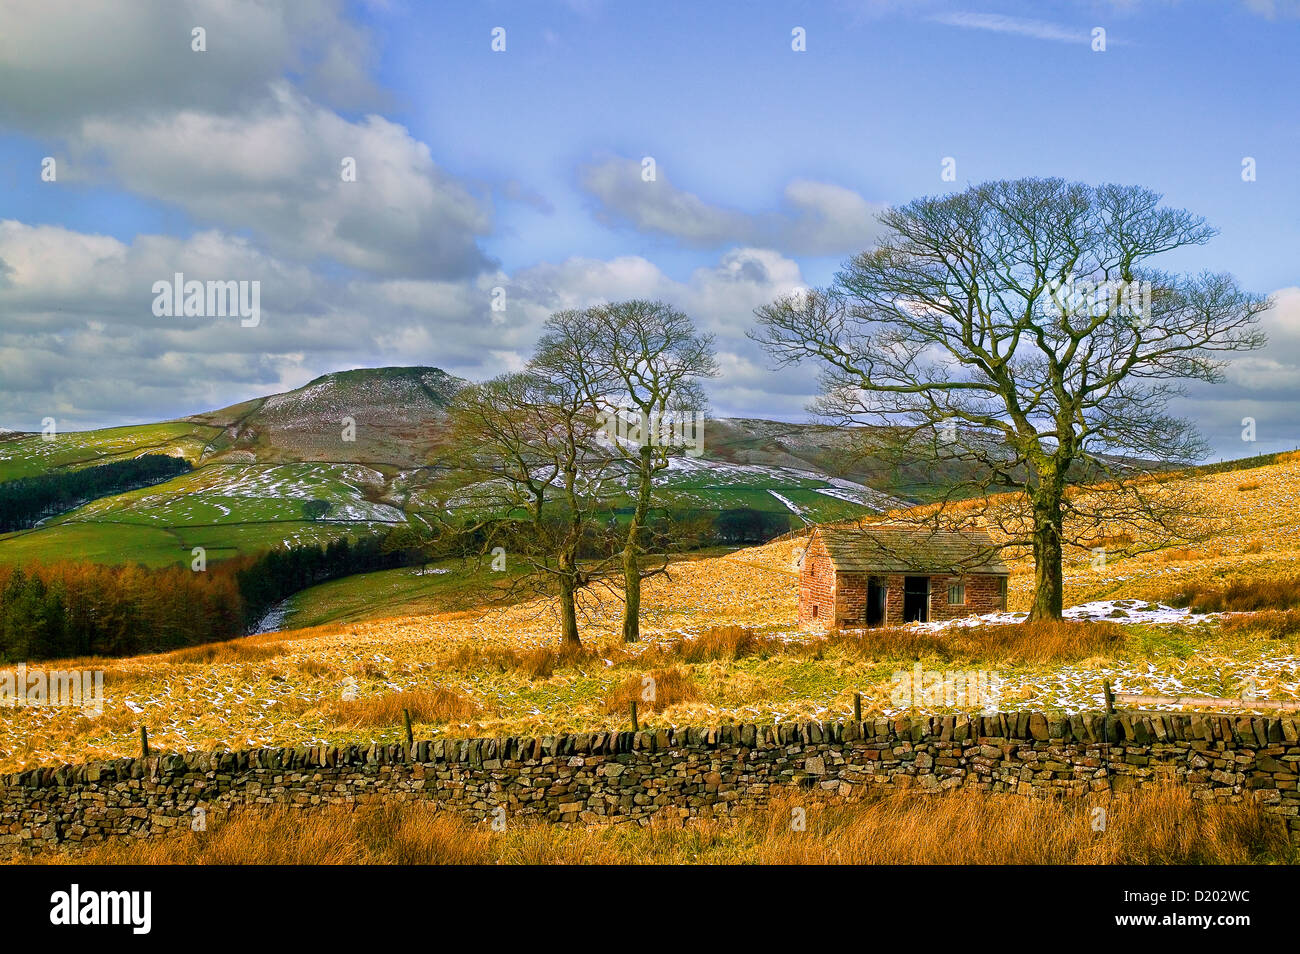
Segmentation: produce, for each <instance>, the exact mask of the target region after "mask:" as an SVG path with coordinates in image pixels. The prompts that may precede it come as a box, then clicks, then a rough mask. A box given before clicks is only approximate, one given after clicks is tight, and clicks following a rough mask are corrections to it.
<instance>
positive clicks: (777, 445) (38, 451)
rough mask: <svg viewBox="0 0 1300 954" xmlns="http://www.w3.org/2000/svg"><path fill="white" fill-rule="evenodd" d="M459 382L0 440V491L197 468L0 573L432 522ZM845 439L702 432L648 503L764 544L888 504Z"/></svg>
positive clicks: (41, 545)
mask: <svg viewBox="0 0 1300 954" xmlns="http://www.w3.org/2000/svg"><path fill="white" fill-rule="evenodd" d="M463 384H464V382H463V381H462V380H460V379H458V378H456V377H454V376H452V375H449V374H447V373H446V372H444V371H442V370H440V369H438V368H433V367H410V368H365V369H357V370H352V371H341V372H336V373H332V374H326V375H322V376H321V377H318V378H316V379H314V380H312V381H310V382H308V383H307V384H305V385H303V386H302V387H300V388H295V389H293V390H291V391H286V392H283V393H280V394H273V395H269V396H266V397H258V398H253V399H251V400H248V401H245V402H242V403H239V404H235V405H232V406H230V407H226V408H221V409H219V410H215V411H209V412H206V413H201V414H194V415H190V416H188V417H184V418H179V419H177V420H173V421H167V422H162V423H158V424H147V425H140V426H131V427H120V428H108V429H103V430H97V431H86V432H74V433H67V434H58V435H57V436H55V437H54V439H53V440H46V439H44V438H43V437H42V435H39V434H30V433H29V434H22V433H15V432H4V433H3V434H0V480H7V479H13V478H16V477H26V476H33V475H37V474H42V473H48V472H51V471H55V470H60V469H76V468H81V467H87V466H91V465H94V464H100V463H105V462H107V461H111V460H121V459H125V458H130V457H134V456H139V455H141V454H145V453H153V454H159V453H162V454H170V455H173V456H179V457H184V458H185V459H186V460H188V461H189V462H190V463H191V464H193V465H194V468H195V469H194V470H193V471H192V472H191V473H188V474H185V475H183V476H181V477H178V478H176V479H175V480H171V481H168V482H166V483H163V484H158V485H155V486H152V487H148V488H144V489H141V490H139V491H132V492H129V493H123V494H117V495H113V496H109V497H104V498H101V499H99V500H94V501H91V502H89V503H88V504H86V505H85V506H82V507H79V508H77V509H76V510H73V511H71V512H68V513H65V514H60V515H57V516H55V517H52V518H51V519H49V520H47V521H46V522H44V523H43V524H42V525H41V526H40V527H39V528H36V529H34V530H27V531H22V532H18V533H11V534H7V535H3V536H0V561H6V562H27V561H31V560H48V559H56V558H69V557H73V558H79V559H90V560H98V561H108V562H142V563H145V564H148V565H163V564H168V563H175V562H187V561H189V559H190V555H191V552H192V550H193V548H194V547H202V548H204V549H205V551H207V554H208V558H209V559H219V558H221V557H223V556H230V555H234V554H237V553H250V552H256V551H259V550H263V549H266V548H268V547H273V546H276V545H280V544H294V543H312V542H323V541H327V540H329V539H333V538H336V537H338V536H340V535H344V534H349V533H351V534H355V533H358V532H364V531H369V530H374V529H377V528H378V529H382V528H385V527H394V526H400V525H402V524H405V523H408V522H420V521H422V520H426V519H428V518H431V517H432V516H433V515H434V513H436V514H437V515H439V516H441V515H443V514H445V513H446V512H447V510H448V507H449V494H450V493H453V492H454V491H455V489H456V488H455V482H454V480H452V481H450V482H449V481H447V480H446V479H445V477H446V473H445V468H443V467H442V466H441V460H440V452H441V448H442V447H443V443H444V441H445V427H446V409H447V405H448V403H449V402H450V400H451V399H452V397H453V396H454V394H455V392H456V390H457V389H458V388H459V387H461V386H462V385H463ZM778 434H779V435H781V436H778ZM847 442H848V441H847V438H846V436H845V435H844V434H843V433H841V432H839V431H837V429H834V428H818V427H813V426H805V425H782V424H776V423H774V422H768V421H750V420H736V421H731V420H726V419H722V420H710V421H708V422H706V425H705V443H704V446H705V453H704V456H702V457H700V458H688V459H684V460H682V461H681V462H680V466H674V468H673V470H672V471H670V472H669V473H668V474H666V475H665V478H664V481H663V492H662V494H661V497H660V500H659V501H658V504H659V505H660V506H663V507H672V508H676V509H686V510H692V511H695V512H697V513H703V514H708V515H717V514H719V513H721V512H723V511H726V510H751V511H758V512H760V513H763V514H767V515H769V516H770V518H771V519H770V520H769V521H768V523H769V532H770V528H771V527H776V528H777V529H778V530H782V529H786V528H787V527H798V526H801V525H802V524H804V523H806V522H821V521H826V520H837V519H845V518H849V517H854V516H859V515H862V514H868V513H877V512H880V511H881V510H884V509H888V508H890V507H893V506H896V505H898V504H899V503H900V502H901V501H900V500H899V499H898V498H896V497H894V496H893V495H891V494H888V493H885V492H882V491H880V490H876V489H875V488H873V487H872V486H871V485H869V484H866V483H862V482H860V481H858V480H855V479H852V478H851V477H847V476H845V474H844V473H843V472H841V470H839V469H837V468H838V466H839V464H838V461H839V460H840V458H841V457H843V456H844V455H843V453H842V447H843V446H844V445H846V443H847ZM310 500H320V501H325V502H326V503H328V504H329V509H328V510H327V511H326V513H325V514H324V516H323V517H321V518H319V519H317V520H311V519H308V518H307V516H306V514H304V512H303V504H304V503H305V502H307V501H310ZM629 502H630V501H621V500H611V501H610V504H611V506H613V507H615V508H618V507H620V506H623V505H624V504H626V503H629Z"/></svg>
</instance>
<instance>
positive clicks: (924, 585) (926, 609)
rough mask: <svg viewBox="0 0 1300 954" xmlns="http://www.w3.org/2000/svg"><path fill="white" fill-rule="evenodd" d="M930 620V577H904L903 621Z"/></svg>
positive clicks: (919, 621)
mask: <svg viewBox="0 0 1300 954" xmlns="http://www.w3.org/2000/svg"><path fill="white" fill-rule="evenodd" d="M929 621H930V578H929V577H928V576H905V577H903V622H904V623H927V622H929Z"/></svg>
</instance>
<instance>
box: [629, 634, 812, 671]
mask: <svg viewBox="0 0 1300 954" xmlns="http://www.w3.org/2000/svg"><path fill="white" fill-rule="evenodd" d="M789 648H790V647H789V644H788V643H786V642H784V641H783V640H780V639H776V638H775V637H772V636H764V635H761V634H760V633H758V632H757V631H756V630H753V629H751V628H749V627H748V626H734V625H728V626H714V627H712V628H711V629H707V630H705V631H704V632H703V633H701V634H700V635H699V636H692V637H689V638H686V639H681V640H678V641H677V642H674V643H669V644H668V645H666V646H662V647H658V648H657V649H656V650H655V655H657V656H658V657H659V658H661V659H665V660H668V659H674V660H678V661H680V662H684V663H690V664H695V663H707V662H719V661H727V662H731V661H734V660H737V659H743V658H744V657H746V656H772V655H776V654H778V653H781V652H785V651H788V650H789ZM642 658H643V659H644V658H646V657H642Z"/></svg>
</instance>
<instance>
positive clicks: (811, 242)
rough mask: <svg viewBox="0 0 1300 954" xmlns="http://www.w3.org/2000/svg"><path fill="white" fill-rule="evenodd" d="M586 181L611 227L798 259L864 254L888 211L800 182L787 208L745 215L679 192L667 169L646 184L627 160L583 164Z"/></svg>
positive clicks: (789, 192) (844, 192)
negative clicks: (746, 247) (765, 250)
mask: <svg viewBox="0 0 1300 954" xmlns="http://www.w3.org/2000/svg"><path fill="white" fill-rule="evenodd" d="M579 182H580V185H581V186H582V188H583V190H584V191H586V192H587V193H588V194H589V195H591V196H592V197H593V198H594V199H596V201H597V202H598V203H599V206H598V209H597V214H598V216H599V217H600V218H601V219H602V220H604V221H605V222H607V223H609V224H611V225H628V226H631V227H632V228H635V229H637V230H639V231H642V232H648V233H652V234H658V235H666V236H670V237H671V238H674V239H676V240H677V241H679V242H681V243H682V244H684V245H691V246H700V247H705V248H711V247H718V246H722V245H754V246H765V247H768V248H774V249H779V250H780V251H782V252H788V253H790V254H795V255H844V254H851V253H854V252H860V251H862V250H863V249H864V248H866V247H868V246H869V245H871V244H872V243H873V242H874V241H875V240H876V238H877V237H878V236H879V234H880V228H879V225H878V223H877V222H876V216H877V215H878V214H879V212H880V211H881V210H882V209H883V208H884V206H883V205H880V204H877V203H873V202H869V201H867V200H866V199H864V198H862V196H860V195H858V194H857V193H856V192H853V191H852V190H850V189H846V188H843V187H841V186H836V185H831V184H828V183H824V182H814V181H810V180H805V179H798V180H795V181H794V182H791V183H790V184H789V185H788V186H786V188H785V192H784V196H783V206H782V208H781V210H780V211H775V212H760V213H748V212H742V211H739V210H736V209H728V208H724V207H722V206H717V205H712V204H710V203H708V202H705V201H704V200H703V199H701V198H700V197H699V196H697V195H695V194H694V193H691V192H687V191H685V190H684V189H680V188H678V187H677V186H675V185H673V184H672V182H671V180H670V179H669V177H668V175H667V174H666V172H665V170H664V169H663V167H662V166H660V167H659V168H658V169H657V170H656V176H655V179H654V180H653V181H650V182H647V181H645V180H644V179H643V178H642V173H641V164H640V162H638V161H637V160H635V159H627V158H622V157H615V158H610V159H606V160H603V161H600V162H594V163H590V164H588V165H586V166H583V167H582V169H581V170H580V172H579Z"/></svg>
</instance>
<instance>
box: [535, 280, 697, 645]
mask: <svg viewBox="0 0 1300 954" xmlns="http://www.w3.org/2000/svg"><path fill="white" fill-rule="evenodd" d="M534 365H535V366H537V367H539V368H546V369H548V371H547V372H546V373H548V374H550V375H555V374H557V373H560V372H561V369H563V373H564V374H565V375H566V376H567V380H568V381H569V383H570V384H571V385H572V386H574V387H578V388H581V389H582V390H583V391H584V392H585V393H586V394H587V396H588V399H589V401H590V404H591V407H592V408H593V410H595V411H596V412H597V413H598V414H600V415H601V417H602V420H603V421H604V425H605V431H606V434H607V436H608V437H609V446H610V447H611V448H613V451H614V453H616V454H617V455H619V456H620V457H621V458H622V459H623V460H624V461H625V462H626V464H627V465H628V469H629V470H630V474H631V487H630V488H629V491H630V493H631V495H632V497H633V505H632V515H631V521H630V522H629V524H628V527H627V534H626V537H625V542H624V546H623V597H624V605H623V639H624V640H625V641H627V642H635V641H636V640H637V639H639V638H640V615H641V580H642V577H643V576H645V575H648V572H658V571H660V570H662V568H663V562H665V561H661V562H660V563H659V564H658V565H657V566H655V567H653V568H651V569H649V570H648V571H647V568H646V567H645V565H644V559H645V557H646V556H647V554H648V553H649V549H648V546H647V544H648V534H647V519H648V516H649V513H650V509H651V505H652V501H653V497H654V488H655V480H656V478H657V477H658V476H659V475H660V474H662V473H663V471H665V470H667V469H668V467H669V462H670V461H671V460H672V459H673V458H674V457H679V456H681V455H683V454H685V453H690V452H692V451H696V452H698V449H699V448H700V444H699V443H698V442H699V439H700V436H701V435H700V433H699V430H698V428H699V427H700V425H701V421H702V417H703V414H704V410H705V407H706V404H707V402H706V400H705V397H704V391H703V387H702V382H703V380H704V379H706V378H710V377H713V376H715V375H716V374H717V373H718V369H717V362H716V361H715V359H714V356H713V339H712V337H711V336H709V335H703V334H700V333H699V332H698V331H697V330H696V328H695V325H694V323H693V322H692V321H691V319H690V318H689V317H688V316H687V315H685V314H684V313H682V312H680V311H677V310H676V309H674V308H672V307H670V306H669V305H666V304H664V303H663V302H659V301H644V300H634V301H624V302H615V303H614V304H610V305H599V306H595V307H592V308H588V309H585V310H584V311H581V312H574V311H568V312H559V313H557V314H555V315H552V316H551V318H550V319H549V320H548V321H547V323H546V326H545V329H544V332H543V335H542V338H541V340H540V342H539V344H538V349H537V357H536V358H535V359H534Z"/></svg>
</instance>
